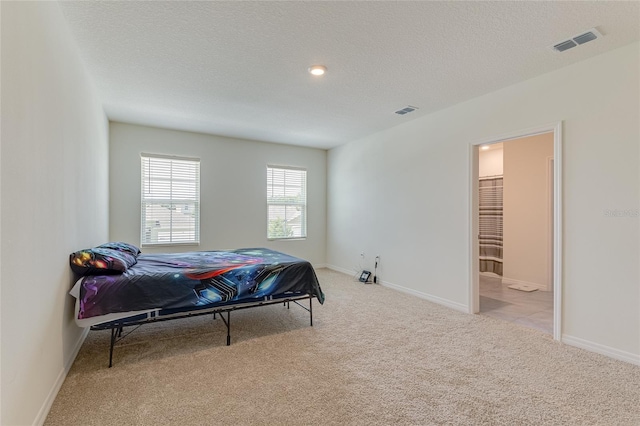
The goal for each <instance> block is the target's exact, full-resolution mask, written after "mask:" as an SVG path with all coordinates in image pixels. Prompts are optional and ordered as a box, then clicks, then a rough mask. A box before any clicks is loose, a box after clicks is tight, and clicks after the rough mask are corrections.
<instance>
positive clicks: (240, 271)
mask: <svg viewBox="0 0 640 426" xmlns="http://www.w3.org/2000/svg"><path fill="white" fill-rule="evenodd" d="M294 294H301V295H303V294H309V295H313V296H315V297H316V298H317V299H318V301H319V302H320V303H323V302H324V294H323V293H322V290H321V288H320V283H319V282H318V279H317V277H316V274H315V271H314V270H313V267H312V266H311V264H310V263H309V262H307V261H305V260H302V259H298V258H295V257H293V256H289V255H287V254H284V253H280V252H276V251H273V250H269V249H264V248H254V249H238V250H233V251H202V252H188V253H171V254H141V255H139V256H138V262H137V263H136V264H135V265H134V266H132V267H130V268H129V269H127V270H126V271H125V272H124V273H122V274H119V275H89V276H86V277H84V278H82V279H81V282H80V288H79V309H78V319H84V318H91V317H96V316H100V315H106V314H112V313H121V312H132V311H142V310H149V309H161V310H185V311H186V310H191V309H199V308H203V309H205V308H210V307H215V306H223V305H231V304H237V303H243V302H256V301H259V300H261V299H262V300H264V299H269V298H271V297H278V296H282V295H294Z"/></svg>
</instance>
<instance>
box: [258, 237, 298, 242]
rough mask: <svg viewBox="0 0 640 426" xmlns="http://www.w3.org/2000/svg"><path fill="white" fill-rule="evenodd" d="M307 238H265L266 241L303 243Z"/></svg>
mask: <svg viewBox="0 0 640 426" xmlns="http://www.w3.org/2000/svg"><path fill="white" fill-rule="evenodd" d="M306 239H307V237H296V238H267V241H304V240H306Z"/></svg>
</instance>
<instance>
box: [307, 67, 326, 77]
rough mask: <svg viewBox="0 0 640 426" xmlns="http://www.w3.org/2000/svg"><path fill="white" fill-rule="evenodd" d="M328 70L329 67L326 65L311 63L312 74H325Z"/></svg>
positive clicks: (310, 70) (310, 71)
mask: <svg viewBox="0 0 640 426" xmlns="http://www.w3.org/2000/svg"><path fill="white" fill-rule="evenodd" d="M325 72H327V67H325V66H324V65H311V66H310V67H309V73H310V74H312V75H323V74H324V73H325Z"/></svg>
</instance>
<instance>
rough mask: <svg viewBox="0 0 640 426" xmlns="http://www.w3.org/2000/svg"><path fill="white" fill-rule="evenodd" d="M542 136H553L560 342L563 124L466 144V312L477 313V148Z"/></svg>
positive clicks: (558, 331)
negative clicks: (467, 158) (467, 187)
mask: <svg viewBox="0 0 640 426" xmlns="http://www.w3.org/2000/svg"><path fill="white" fill-rule="evenodd" d="M542 133H553V159H554V161H553V338H554V340H558V341H562V266H563V265H562V163H563V161H562V121H559V122H556V123H550V124H545V125H540V126H536V127H531V128H528V129H522V130H518V131H514V132H511V133H507V134H503V135H499V136H492V137H489V138H485V139H482V140H478V141H474V142H471V143H469V171H470V172H469V228H468V229H469V233H468V238H469V296H468V297H469V303H468V308H469V313H471V314H477V313H478V312H479V311H480V283H479V275H480V272H479V270H480V262H479V260H478V257H479V254H480V250H479V247H478V244H479V242H478V232H479V223H478V210H479V205H478V178H479V171H478V169H479V167H478V160H479V147H480V145H490V144H494V143H498V142H506V141H508V140H512V139H520V138H526V137H529V136H535V135H539V134H542Z"/></svg>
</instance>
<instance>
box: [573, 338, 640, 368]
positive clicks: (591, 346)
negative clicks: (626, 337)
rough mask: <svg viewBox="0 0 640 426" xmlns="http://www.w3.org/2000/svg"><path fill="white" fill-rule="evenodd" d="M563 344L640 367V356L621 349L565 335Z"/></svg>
mask: <svg viewBox="0 0 640 426" xmlns="http://www.w3.org/2000/svg"><path fill="white" fill-rule="evenodd" d="M562 343H566V344H567V345H571V346H575V347H576V348H580V349H585V350H587V351H590V352H595V353H597V354H600V355H604V356H608V357H610V358H613V359H617V360H620V361H624V362H628V363H630V364H635V365H640V355H636V354H632V353H631V352H626V351H621V350H619V349H615V348H611V347H609V346H605V345H601V344H600V343H594V342H591V341H589V340H585V339H581V338H579V337H574V336H568V335H566V334H563V335H562Z"/></svg>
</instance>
